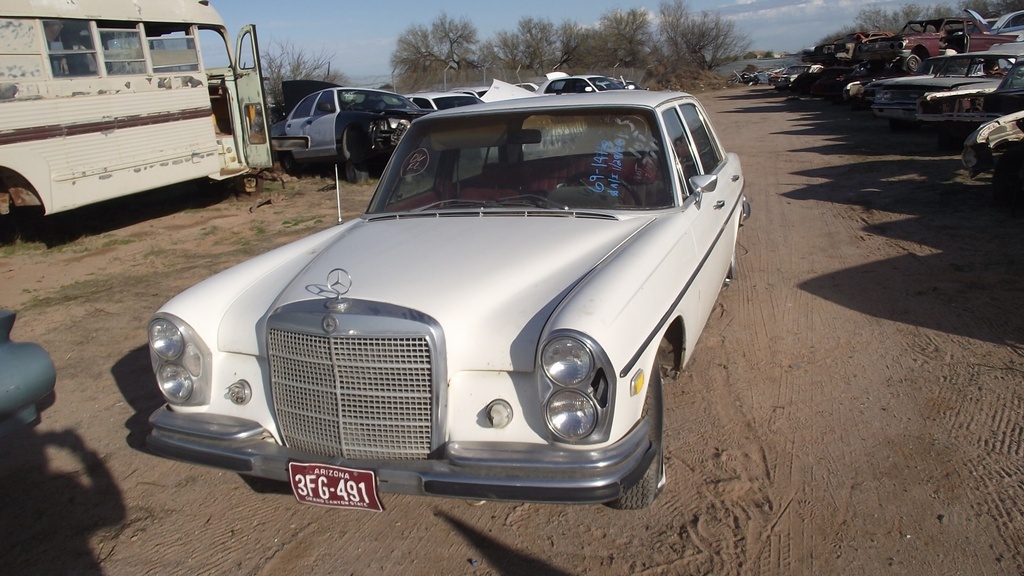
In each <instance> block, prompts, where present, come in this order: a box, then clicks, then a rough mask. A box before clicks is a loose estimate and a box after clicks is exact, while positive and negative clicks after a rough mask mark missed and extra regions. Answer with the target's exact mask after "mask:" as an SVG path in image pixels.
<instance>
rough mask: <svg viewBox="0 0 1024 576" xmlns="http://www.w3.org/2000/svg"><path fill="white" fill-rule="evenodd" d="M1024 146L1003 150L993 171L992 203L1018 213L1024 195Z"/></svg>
mask: <svg viewBox="0 0 1024 576" xmlns="http://www.w3.org/2000/svg"><path fill="white" fill-rule="evenodd" d="M1022 164H1024V147H1019V148H1014V149H1011V150H1007V151H1006V152H1003V154H1002V156H1000V157H999V160H997V161H996V167H995V170H994V171H993V172H992V203H993V204H994V205H996V206H1005V207H1009V208H1010V210H1011V212H1012V213H1016V211H1017V208H1018V206H1019V205H1020V203H1021V200H1022V197H1024V190H1022V187H1024V165H1022Z"/></svg>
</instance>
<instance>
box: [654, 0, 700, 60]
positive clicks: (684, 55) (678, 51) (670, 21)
mask: <svg viewBox="0 0 1024 576" xmlns="http://www.w3.org/2000/svg"><path fill="white" fill-rule="evenodd" d="M691 18H692V15H691V14H690V7H689V5H688V4H687V3H686V2H683V1H682V0H675V1H674V2H662V3H661V6H659V7H658V39H659V40H660V42H659V44H658V49H659V51H660V52H661V57H662V58H663V59H668V60H669V61H670V62H675V63H689V62H690V53H689V50H690V47H689V45H688V44H687V42H686V38H685V37H684V34H685V33H686V31H687V26H686V23H687V22H688V21H689V20H690V19H691Z"/></svg>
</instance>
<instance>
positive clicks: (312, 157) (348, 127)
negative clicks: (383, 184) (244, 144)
mask: <svg viewBox="0 0 1024 576" xmlns="http://www.w3.org/2000/svg"><path fill="white" fill-rule="evenodd" d="M429 112H430V110H424V109H422V108H420V107H419V106H417V105H415V104H413V103H412V102H411V101H410V100H409V99H408V98H406V97H405V96H402V95H400V94H395V93H393V92H387V91H384V90H370V89H365V88H327V89H324V90H319V91H317V92H313V93H312V94H309V95H308V96H306V97H305V98H303V99H302V100H301V101H300V102H299V103H298V104H297V105H296V106H295V108H294V109H292V110H291V112H289V113H288V115H287V116H286V117H285V119H284V120H282V121H281V122H279V123H278V124H275V125H274V127H273V129H272V131H271V144H272V146H273V148H274V150H275V151H277V153H278V159H279V160H280V162H281V165H282V166H283V167H284V168H285V170H288V171H291V170H294V169H295V168H296V167H297V165H299V164H311V163H338V164H344V168H345V179H346V180H347V181H349V182H352V183H360V182H365V181H366V180H367V178H368V177H369V168H368V163H369V162H371V161H373V160H385V161H386V160H387V159H388V158H389V157H390V155H391V152H392V151H393V150H394V149H395V146H397V145H398V142H399V140H401V138H402V135H403V134H405V131H406V130H408V129H409V125H410V124H411V123H412V121H413V120H415V119H416V118H419V117H420V116H423V115H424V114H427V113H429Z"/></svg>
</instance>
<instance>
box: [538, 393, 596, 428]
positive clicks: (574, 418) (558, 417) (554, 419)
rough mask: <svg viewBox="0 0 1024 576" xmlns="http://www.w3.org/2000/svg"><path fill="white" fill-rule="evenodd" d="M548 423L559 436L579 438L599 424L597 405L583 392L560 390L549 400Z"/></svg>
mask: <svg viewBox="0 0 1024 576" xmlns="http://www.w3.org/2000/svg"><path fill="white" fill-rule="evenodd" d="M548 423H549V425H550V426H551V430H552V431H554V432H555V433H556V434H558V435H559V436H561V437H563V438H566V439H568V440H579V439H580V438H584V437H586V436H587V435H588V434H590V433H591V432H593V431H594V427H595V426H597V407H596V406H594V402H593V400H591V399H590V397H589V396H587V395H585V394H583V393H582V392H579V391H577V390H559V391H558V392H556V393H555V394H553V395H552V396H551V398H550V399H549V400H548Z"/></svg>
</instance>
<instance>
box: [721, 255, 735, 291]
mask: <svg viewBox="0 0 1024 576" xmlns="http://www.w3.org/2000/svg"><path fill="white" fill-rule="evenodd" d="M735 279H736V250H735V249H733V251H732V260H730V261H729V271H728V272H726V273H725V282H723V286H724V287H725V288H728V287H729V286H730V285H731V284H732V281H733V280H735Z"/></svg>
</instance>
